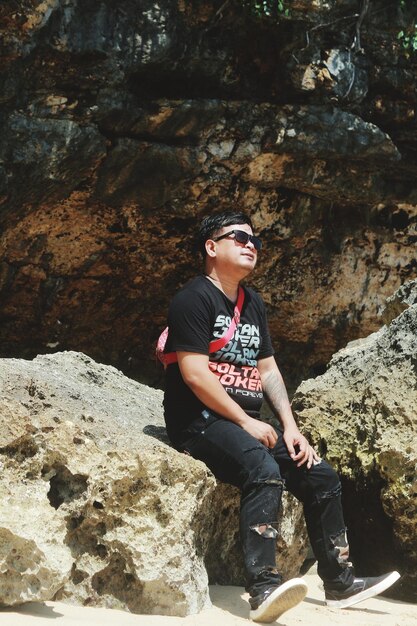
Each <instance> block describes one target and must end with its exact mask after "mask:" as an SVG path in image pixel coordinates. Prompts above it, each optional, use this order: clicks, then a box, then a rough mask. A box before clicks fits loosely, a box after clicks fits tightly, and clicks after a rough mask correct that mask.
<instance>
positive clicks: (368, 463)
mask: <svg viewBox="0 0 417 626" xmlns="http://www.w3.org/2000/svg"><path fill="white" fill-rule="evenodd" d="M416 297H417V281H412V282H411V283H409V284H408V285H404V286H403V287H402V288H401V289H400V290H399V291H398V292H397V294H395V296H394V297H393V298H391V299H390V302H389V303H388V305H387V311H389V310H391V311H392V310H394V308H395V307H397V309H396V310H397V311H399V314H398V316H397V317H394V319H392V321H390V322H389V323H388V324H387V325H385V326H383V327H382V328H381V329H380V330H379V331H377V332H375V333H373V334H371V335H370V336H369V337H367V338H365V339H361V340H357V341H353V342H351V343H349V344H348V345H347V347H346V348H344V349H343V350H340V351H339V352H338V353H337V354H335V355H334V357H333V358H332V360H331V362H330V364H329V368H328V370H327V372H326V373H325V374H323V375H322V376H319V377H317V378H316V379H310V380H307V381H305V382H303V383H302V384H301V385H300V386H299V388H298V390H297V392H296V394H295V396H294V400H293V407H294V409H295V411H296V414H297V415H298V419H299V421H300V422H301V423H302V425H303V428H304V431H305V432H306V434H308V435H309V436H310V438H311V439H312V440H313V442H314V443H315V444H316V445H317V446H318V449H319V451H320V453H322V454H323V455H325V456H326V457H327V458H328V460H329V461H330V462H332V463H333V465H334V466H336V467H337V469H338V470H339V472H340V473H341V476H342V482H343V486H344V495H345V500H344V504H345V515H346V520H347V524H348V527H349V529H350V543H351V547H352V552H353V558H354V561H355V562H356V564H357V570H359V569H360V572H359V573H360V574H361V575H366V574H368V575H370V574H373V575H376V574H378V573H382V572H383V571H386V570H387V569H390V568H394V567H395V568H396V569H398V570H399V571H400V573H401V574H402V575H403V577H402V579H401V581H400V583H399V584H398V585H396V586H395V587H394V589H393V590H392V593H393V594H394V595H395V596H396V597H399V598H401V599H404V600H409V601H415V597H416V595H415V594H416V591H417V576H416V572H417V521H416V520H417V516H416V511H417V482H416V475H417V471H416V463H417V445H416V444H417V436H416V430H417V358H416V356H417V343H416V336H417V304H416ZM398 303H401V307H399V305H398ZM387 315H388V313H387ZM387 319H389V315H388V317H387Z"/></svg>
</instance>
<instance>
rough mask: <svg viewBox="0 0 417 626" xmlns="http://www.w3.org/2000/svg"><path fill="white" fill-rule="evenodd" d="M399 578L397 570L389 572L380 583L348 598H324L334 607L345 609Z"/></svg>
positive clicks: (373, 594) (380, 591) (386, 587)
mask: <svg viewBox="0 0 417 626" xmlns="http://www.w3.org/2000/svg"><path fill="white" fill-rule="evenodd" d="M399 578H400V574H399V573H398V572H391V574H389V576H387V577H386V578H384V580H381V582H380V583H378V584H377V585H374V586H373V587H369V589H364V590H363V591H360V592H359V593H357V594H355V595H353V596H351V597H350V598H344V599H343V600H326V604H327V606H330V607H333V608H335V609H347V608H348V607H349V606H353V605H354V604H358V602H362V601H363V600H367V599H368V598H373V597H374V596H377V595H378V594H379V593H382V592H383V591H385V589H388V587H391V585H393V584H394V583H395V582H396V581H397V580H398V579H399Z"/></svg>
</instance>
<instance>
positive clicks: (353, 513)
mask: <svg viewBox="0 0 417 626" xmlns="http://www.w3.org/2000/svg"><path fill="white" fill-rule="evenodd" d="M341 483H342V494H343V495H342V498H343V510H344V515H345V521H346V525H347V528H348V539H349V545H350V554H351V557H352V561H353V563H354V565H355V572H356V575H358V576H379V575H381V574H385V573H386V572H388V571H390V570H395V569H399V570H400V571H401V572H402V573H405V562H404V568H403V569H402V568H401V560H402V559H401V555H400V551H399V546H398V543H397V541H396V539H395V536H394V531H393V520H392V519H391V518H390V517H388V515H387V514H386V513H385V510H384V507H383V504H382V501H381V491H382V490H383V489H384V487H385V486H386V483H385V481H384V480H383V479H382V478H381V476H380V475H379V474H378V473H377V472H376V471H373V472H370V473H369V474H368V475H367V476H363V475H361V474H360V473H358V472H355V477H354V478H347V477H346V476H343V475H342V476H341ZM399 563H400V565H399ZM403 584H404V581H402V582H401V581H400V582H399V583H398V584H397V585H395V587H393V588H392V589H390V590H388V591H387V593H386V595H387V596H389V597H395V598H398V599H403V600H406V598H407V597H408V598H409V596H407V593H409V590H408V592H407V589H406V588H404V587H403Z"/></svg>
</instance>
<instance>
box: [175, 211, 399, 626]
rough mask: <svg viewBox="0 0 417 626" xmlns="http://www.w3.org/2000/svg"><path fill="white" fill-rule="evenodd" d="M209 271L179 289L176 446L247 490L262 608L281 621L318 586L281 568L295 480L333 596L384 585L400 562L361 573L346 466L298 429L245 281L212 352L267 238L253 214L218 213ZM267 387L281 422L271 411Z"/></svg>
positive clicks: (254, 579) (207, 255)
mask: <svg viewBox="0 0 417 626" xmlns="http://www.w3.org/2000/svg"><path fill="white" fill-rule="evenodd" d="M199 246H200V250H201V252H202V254H203V258H204V263H205V273H204V274H202V275H200V276H197V277H196V278H195V279H194V280H192V281H191V282H189V283H188V284H187V285H186V286H185V287H184V288H182V289H181V290H180V291H179V292H178V293H177V294H176V296H175V297H174V299H173V301H172V303H171V306H170V310H169V316H168V328H169V334H168V339H167V344H166V347H165V352H166V353H169V354H170V355H173V356H174V360H173V362H172V361H171V364H170V365H168V366H167V370H166V391H165V399H164V407H165V421H166V426H167V431H168V435H169V437H170V440H171V441H172V443H173V445H174V446H175V447H176V448H177V449H178V450H181V451H184V452H186V453H188V454H190V455H192V456H193V457H194V458H196V459H200V460H201V461H204V463H206V465H207V466H208V467H209V468H210V470H211V471H212V472H213V474H214V475H215V476H216V477H217V478H218V479H219V480H222V481H224V482H227V483H230V484H232V485H236V486H237V487H239V488H240V490H241V509H240V536H241V542H242V545H243V553H244V561H245V568H246V574H247V587H246V589H247V591H248V592H249V594H250V600H249V602H250V607H251V611H250V617H251V619H253V620H255V621H258V622H272V621H274V620H275V619H277V617H279V616H280V615H281V614H282V613H283V612H284V611H286V610H287V609H290V608H291V607H293V606H295V605H296V604H298V603H299V602H300V601H301V600H302V599H303V598H304V596H305V594H306V592H307V586H306V584H305V582H304V581H303V580H302V579H301V578H294V579H292V580H288V581H286V582H283V581H282V577H281V575H280V573H279V571H278V570H277V568H276V562H275V538H276V537H277V530H276V521H277V518H278V512H279V508H280V502H281V495H282V490H283V484H284V483H285V485H286V488H287V489H288V491H290V492H291V493H292V494H294V495H295V497H296V498H298V499H299V500H300V501H301V502H302V503H303V505H304V513H305V518H306V524H307V530H308V534H309V538H310V542H311V546H312V548H313V551H314V555H315V557H316V559H317V561H318V573H319V575H320V577H321V578H322V580H323V582H324V590H325V597H326V603H327V604H328V605H329V606H333V607H340V608H346V607H349V606H351V605H353V604H356V603H357V602H360V601H362V600H365V599H366V598H370V597H372V596H375V595H377V594H378V593H381V592H382V591H384V590H385V589H387V588H388V587H389V586H390V585H392V584H393V583H394V582H395V581H396V580H397V579H398V578H399V574H398V573H397V572H391V573H390V574H386V575H384V576H379V577H376V578H355V575H354V571H353V567H352V564H351V563H350V561H349V548H348V543H347V538H346V528H345V522H344V519H343V512H342V507H341V485H340V481H339V478H338V475H337V474H336V472H335V471H334V470H333V469H332V468H331V467H330V466H329V465H328V464H327V463H326V462H325V461H324V460H322V459H320V458H319V457H318V455H317V453H316V451H315V450H314V449H313V448H312V447H311V446H310V444H309V443H308V441H307V439H306V438H305V437H304V436H303V435H302V434H301V433H300V431H299V430H298V427H297V424H296V422H295V420H294V417H293V414H292V411H291V406H290V403H289V400H288V396H287V392H286V389H285V385H284V382H283V379H282V376H281V374H280V371H279V369H278V367H277V364H276V362H275V359H274V357H273V354H274V350H273V348H272V345H271V339H270V336H269V331H268V324H267V318H266V312H265V307H264V304H263V302H262V300H261V298H260V296H259V295H258V294H257V293H256V292H255V291H253V289H250V288H249V287H246V286H245V287H243V290H244V302H243V307H242V310H241V313H240V321H239V323H238V324H237V327H236V329H235V331H234V334H233V337H232V338H231V339H230V341H228V343H227V344H226V345H224V346H223V347H222V348H221V349H219V350H217V352H215V353H211V354H209V344H210V342H212V341H213V340H215V339H219V338H221V337H222V336H223V335H225V334H226V333H227V331H228V328H229V326H230V324H231V320H232V319H233V316H234V314H235V312H236V311H235V303H236V301H237V299H238V293H239V286H240V283H241V281H242V280H243V279H244V278H245V277H246V276H248V274H250V272H251V271H252V270H253V269H254V267H255V265H256V261H257V256H258V252H259V251H260V249H261V241H260V239H259V238H258V237H255V236H254V235H253V229H252V224H251V221H250V219H249V218H248V217H247V216H246V215H244V214H242V213H222V214H214V215H211V216H209V217H206V218H205V219H204V220H203V222H202V224H201V227H200V230H199ZM264 396H265V397H266V400H267V401H268V403H269V405H270V407H271V409H272V410H273V412H274V414H275V416H276V417H277V418H278V421H279V423H280V428H274V427H273V426H271V425H270V424H268V423H266V422H263V421H261V420H260V408H261V404H262V400H263V397H264Z"/></svg>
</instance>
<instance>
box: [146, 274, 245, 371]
mask: <svg viewBox="0 0 417 626" xmlns="http://www.w3.org/2000/svg"><path fill="white" fill-rule="evenodd" d="M244 301H245V290H244V289H243V287H241V286H240V285H239V291H238V296H237V302H236V306H235V310H234V312H233V318H232V321H231V323H230V326H229V328H228V329H227V331H226V332H225V334H224V335H223V337H220V339H215V341H211V342H210V344H209V353H210V354H212V353H213V352H217V351H218V350H221V349H222V348H223V347H224V346H225V345H226V344H227V343H229V341H230V340H231V338H232V337H233V334H234V332H235V330H236V326H237V325H238V324H239V321H240V314H241V311H242V307H243V303H244ZM167 337H168V327H167V328H165V330H164V331H163V333H161V336H160V338H159V340H158V346H157V357H158V359H159V360H160V361H161V363H162V364H163V366H164V367H167V366H168V365H171V364H172V363H176V362H177V361H178V357H177V353H176V352H163V349H164V347H165V343H166V340H167Z"/></svg>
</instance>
